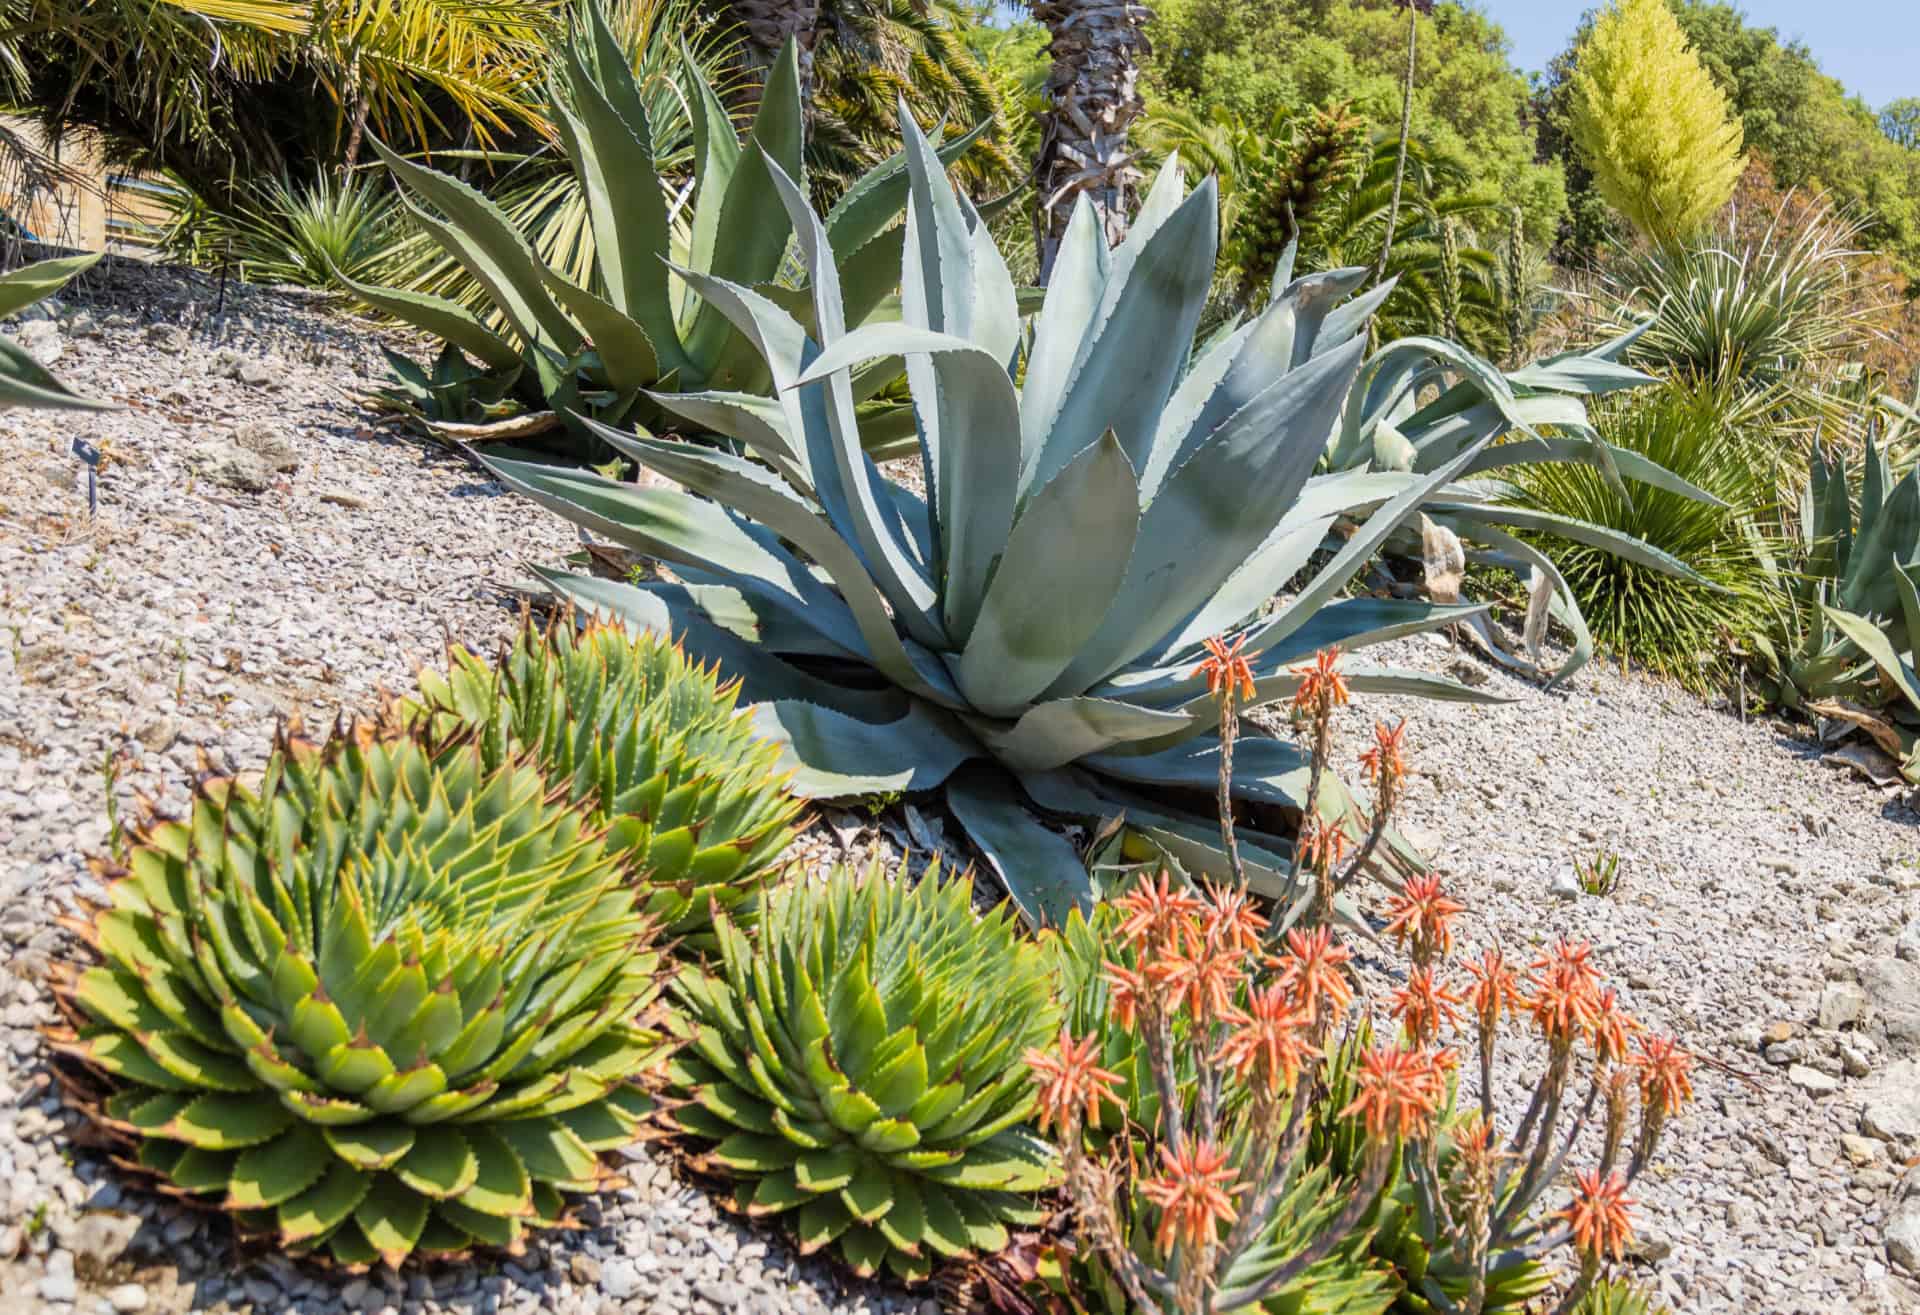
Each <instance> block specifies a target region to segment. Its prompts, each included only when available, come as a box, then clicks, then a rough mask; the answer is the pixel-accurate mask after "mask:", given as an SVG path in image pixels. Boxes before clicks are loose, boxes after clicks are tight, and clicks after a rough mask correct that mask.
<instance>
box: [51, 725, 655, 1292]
mask: <svg viewBox="0 0 1920 1315" xmlns="http://www.w3.org/2000/svg"><path fill="white" fill-rule="evenodd" d="M134 839H135V841H136V844H135V848H134V850H133V852H132V855H131V857H130V859H129V863H128V866H127V867H126V868H125V869H120V870H117V871H115V872H114V873H113V874H112V876H113V880H112V882H111V885H110V886H109V899H110V906H109V907H108V908H106V909H105V910H104V911H101V912H100V913H98V914H97V915H96V916H95V917H93V918H92V919H91V921H89V922H87V923H85V924H80V925H77V926H76V928H75V929H76V930H77V931H78V932H79V933H80V934H81V935H82V936H83V938H84V939H85V940H86V941H87V942H88V943H89V944H90V945H91V946H92V947H93V949H94V950H95V951H96V953H97V956H98V960H99V962H98V963H97V964H96V965H95V966H93V967H88V968H85V969H84V970H82V969H79V968H74V969H73V970H71V971H69V972H68V973H67V974H66V975H65V976H64V978H63V979H62V981H61V983H60V985H59V987H58V991H59V995H60V998H61V999H62V1000H63V1001H64V1002H65V1003H66V1004H67V1005H68V1006H69V1008H70V1010H71V1011H72V1012H73V1014H74V1016H75V1017H76V1018H78V1019H79V1020H80V1026H79V1029H78V1031H77V1032H75V1033H72V1034H70V1035H68V1036H66V1037H65V1038H64V1039H63V1040H61V1042H60V1043H59V1044H58V1045H57V1046H56V1049H58V1050H59V1051H61V1052H62V1053H64V1054H67V1055H70V1056H73V1057H76V1058H78V1059H81V1060H83V1061H85V1062H86V1063H87V1064H89V1065H91V1066H92V1067H94V1068H96V1069H98V1070H101V1071H103V1072H105V1073H106V1074H108V1075H110V1076H111V1078H112V1079H113V1080H114V1085H115V1086H116V1087H117V1090H115V1091H114V1092H113V1094H112V1095H111V1096H109V1097H108V1098H107V1099H106V1100H105V1102H104V1104H103V1105H102V1106H100V1107H99V1108H97V1109H96V1110H94V1111H93V1113H95V1115H96V1117H98V1118H100V1119H101V1120H102V1121H103V1122H104V1123H105V1124H106V1125H107V1127H108V1128H110V1129H111V1130H113V1131H114V1132H115V1133H117V1134H121V1135H124V1136H126V1137H128V1138H131V1139H134V1140H135V1141H137V1143H138V1152H137V1155H138V1163H139V1165H140V1166H141V1167H142V1168H143V1169H145V1170H147V1171H149V1172H151V1173H153V1174H154V1175H156V1176H157V1177H158V1178H159V1179H160V1180H161V1182H162V1184H163V1185H164V1186H165V1187H166V1188H167V1189H169V1190H172V1191H177V1192H182V1193H186V1194H188V1195H190V1196H193V1197H197V1198H200V1199H201V1200H203V1201H205V1202H206V1203H207V1204H209V1205H212V1206H216V1207H220V1208H223V1209H226V1210H229V1211H232V1212H234V1216H235V1222H236V1224H237V1225H238V1226H239V1227H240V1228H241V1229H242V1230H243V1231H245V1232H257V1233H262V1234H265V1235H267V1236H269V1237H271V1238H272V1239H274V1241H275V1243H276V1245H278V1246H279V1247H281V1248H283V1249H285V1250H288V1251H292V1252H295V1253H301V1252H307V1251H313V1250H317V1249H324V1250H326V1251H327V1252H329V1253H330V1254H331V1255H332V1257H333V1258H334V1259H335V1260H337V1261H339V1262H341V1263H344V1264H347V1265H350V1266H356V1267H358V1266H365V1265H368V1264H370V1263H372V1262H373V1261H375V1260H380V1261H384V1262H385V1263H387V1264H388V1265H398V1264H399V1263H400V1262H401V1261H403V1260H404V1259H406V1258H407V1257H408V1256H409V1255H412V1254H414V1253H416V1252H418V1253H422V1254H427V1255H445V1254H454V1253H458V1252H462V1251H465V1250H467V1249H468V1248H469V1247H472V1246H474V1245H476V1244H485V1245H488V1246H496V1247H506V1248H509V1249H514V1250H517V1249H518V1248H519V1247H520V1245H521V1240H522V1238H523V1236H524V1234H525V1233H526V1231H527V1230H528V1229H529V1228H535V1227H542V1226H548V1225H554V1224H559V1223H561V1222H562V1221H563V1219H564V1217H565V1214H566V1207H565V1203H564V1199H563V1197H562V1195H561V1192H562V1191H582V1192H586V1191H594V1190H597V1189H598V1188H599V1187H600V1186H601V1184H602V1183H603V1181H604V1179H605V1177H606V1174H605V1171H604V1170H603V1168H602V1167H601V1164H600V1160H599V1153H600V1152H601V1151H604V1150H609V1149H612V1148H614V1147H617V1146H622V1145H625V1144H627V1143H628V1142H630V1141H631V1140H632V1139H633V1136H634V1133H635V1130H636V1128H637V1127H638V1124H639V1121H640V1119H641V1118H642V1117H643V1116H644V1115H645V1114H646V1113H647V1112H648V1110H649V1102H648V1099H647V1097H646V1095H645V1094H644V1093H643V1091H642V1089H641V1088H640V1087H639V1086H638V1085H637V1084H636V1082H635V1079H636V1078H638V1077H639V1076H641V1075H642V1074H645V1073H647V1072H649V1071H650V1070H651V1069H653V1068H654V1067H655V1066H656V1065H657V1064H658V1063H659V1062H660V1060H662V1059H663V1058H664V1053H665V1052H664V1049H663V1047H662V1045H661V1038H660V1037H659V1036H658V1035H656V1034H655V1033H653V1032H651V1031H649V1030H648V1029H647V1027H646V1016H647V1014H648V1011H649V1009H650V1006H651V1004H652V1002H653V1000H654V998H655V996H656V993H657V981H656V979H657V976H658V956H657V955H656V953H655V952H654V951H653V949H652V948H651V946H652V939H653V928H652V925H651V924H650V923H649V921H648V920H647V918H646V917H645V916H643V915H642V913H641V912H640V910H639V909H638V908H636V907H635V900H634V895H633V890H632V886H631V881H630V877H629V873H628V872H627V870H626V867H625V864H624V862H623V858H622V855H621V853H620V851H619V849H618V848H617V847H614V846H609V845H607V844H606V843H604V842H603V840H602V839H601V837H600V835H599V833H598V831H597V829H596V828H594V827H593V826H592V825H591V824H590V821H589V819H588V818H587V817H586V816H585V815H584V814H583V813H581V812H579V811H577V810H575V809H572V808H569V807H567V806H566V805H565V804H564V803H561V802H559V801H556V800H553V799H551V798H550V797H549V788H548V786H547V784H546V782H545V781H544V780H543V779H542V778H541V776H540V774H539V773H538V772H537V771H536V770H535V769H534V768H533V767H531V766H529V765H526V764H523V763H516V764H512V765H510V766H507V767H504V768H501V769H499V770H490V769H489V768H488V767H487V766H486V765H485V762H484V760H483V757H482V755H481V753H480V751H479V750H478V749H477V748H475V747H473V746H471V745H468V744H462V743H459V742H455V743H452V744H436V743H429V742H426V741H423V740H420V739H415V738H412V737H398V738H394V737H384V736H374V735H367V734H352V733H350V734H343V735H339V736H336V737H335V738H334V739H332V740H331V741H329V742H328V743H327V744H326V745H325V746H324V747H315V746H313V745H311V744H307V743H304V742H301V741H298V740H283V741H282V742H281V743H280V744H279V745H278V746H277V747H276V750H275V752H274V755H273V757H272V759H271V760H270V762H269V764H268V767H267V770H266V775H265V778H264V780H263V781H262V782H261V784H260V786H259V788H258V790H257V791H256V790H249V789H247V788H246V787H244V786H242V785H240V784H238V783H237V782H234V781H231V780H219V781H209V782H204V783H203V784H202V785H201V786H200V787H199V788H198V790H197V792H196V794H195V797H194V800H193V805H192V812H191V814H190V816H189V817H188V818H187V819H186V820H185V821H178V822H175V821H159V820H151V821H149V822H148V824H147V825H145V826H144V827H143V828H142V829H140V830H139V831H138V832H137V833H136V835H135V837H134Z"/></svg>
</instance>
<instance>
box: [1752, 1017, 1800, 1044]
mask: <svg viewBox="0 0 1920 1315" xmlns="http://www.w3.org/2000/svg"><path fill="white" fill-rule="evenodd" d="M1760 1040H1761V1041H1762V1042H1763V1043H1765V1044H1766V1045H1770V1046H1777V1045H1779V1044H1781V1043H1782V1042H1784V1041H1791V1040H1793V1024H1792V1023H1788V1022H1785V1021H1782V1022H1777V1023H1768V1024H1767V1030H1766V1031H1764V1032H1762V1033H1761V1034H1760Z"/></svg>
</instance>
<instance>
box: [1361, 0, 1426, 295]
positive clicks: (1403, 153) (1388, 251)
mask: <svg viewBox="0 0 1920 1315" xmlns="http://www.w3.org/2000/svg"><path fill="white" fill-rule="evenodd" d="M1432 8H1433V6H1432V5H1431V4H1429V5H1428V6H1427V9H1428V10H1429V11H1430V10H1431V9H1432ZM1420 13H1421V10H1420V6H1419V5H1418V4H1417V3H1413V4H1408V5H1407V76H1406V81H1404V82H1403V83H1401V84H1400V150H1399V152H1398V153H1397V154H1396V155H1395V156H1394V158H1393V201H1392V203H1391V204H1389V205H1388V206H1387V235H1386V238H1385V240H1383V241H1382V242H1381V243H1380V261H1379V263H1378V264H1376V265H1375V266H1374V267H1373V281H1374V282H1376V283H1378V282H1379V281H1380V279H1381V277H1382V276H1383V275H1385V274H1386V272H1387V257H1388V256H1390V255H1392V254H1393V226H1394V221H1395V220H1397V219H1399V218H1400V186H1401V184H1402V183H1404V182H1405V181H1406V177H1407V138H1408V135H1409V134H1410V133H1411V132H1412V131H1413V74H1414V56H1415V53H1416V51H1417V49H1418V43H1419V40H1420Z"/></svg>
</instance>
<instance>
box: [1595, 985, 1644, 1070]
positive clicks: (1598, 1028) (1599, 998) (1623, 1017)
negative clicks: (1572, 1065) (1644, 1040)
mask: <svg viewBox="0 0 1920 1315" xmlns="http://www.w3.org/2000/svg"><path fill="white" fill-rule="evenodd" d="M1639 1030H1640V1024H1638V1023H1636V1022H1634V1021H1633V1017H1632V1015H1630V1014H1628V1013H1627V1011H1626V1010H1624V1009H1622V1008H1621V1007H1620V997H1619V996H1618V995H1616V994H1615V993H1614V989H1613V988H1612V987H1611V986H1603V987H1601V988H1600V991H1599V992H1598V993H1597V994H1596V995H1595V996H1594V1000H1593V1029H1592V1037H1593V1056H1594V1058H1595V1059H1597V1060H1599V1061H1600V1062H1601V1063H1602V1064H1614V1063H1618V1062H1619V1061H1621V1060H1623V1059H1625V1058H1626V1057H1627V1038H1628V1036H1630V1035H1632V1034H1633V1033H1635V1032H1637V1031H1639Z"/></svg>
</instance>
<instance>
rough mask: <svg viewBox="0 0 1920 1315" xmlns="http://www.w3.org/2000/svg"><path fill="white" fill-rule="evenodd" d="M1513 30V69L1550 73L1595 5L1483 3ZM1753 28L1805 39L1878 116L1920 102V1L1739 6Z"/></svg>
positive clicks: (1580, 0) (1520, 0)
mask: <svg viewBox="0 0 1920 1315" xmlns="http://www.w3.org/2000/svg"><path fill="white" fill-rule="evenodd" d="M1478 3H1479V5H1480V7H1481V8H1482V9H1484V10H1485V11H1486V12H1487V13H1488V14H1491V15H1492V16H1493V18H1494V19H1495V20H1496V21H1497V22H1499V24H1500V26H1502V27H1503V28H1505V29H1506V30H1507V36H1508V37H1509V38H1511V39H1512V41H1513V62H1514V63H1516V64H1518V65H1519V66H1520V67H1521V68H1523V69H1527V70H1529V71H1535V70H1539V69H1543V68H1545V67H1546V65H1547V61H1548V60H1549V59H1551V58H1553V56H1554V55H1556V54H1558V53H1559V52H1560V51H1561V50H1562V49H1564V48H1565V46H1566V44H1567V37H1568V36H1569V35H1570V34H1571V33H1572V32H1573V29H1574V27H1575V26H1576V25H1577V24H1578V23H1579V21H1580V15H1581V14H1582V13H1583V12H1585V11H1586V10H1587V9H1589V8H1592V7H1593V6H1594V3H1595V0H1478ZM1736 3H1737V5H1738V7H1739V8H1740V9H1742V10H1743V11H1745V13H1746V15H1747V21H1748V22H1749V23H1752V24H1754V25H1756V26H1759V27H1774V28H1778V29H1780V35H1781V36H1783V37H1786V38H1788V39H1798V40H1800V41H1803V42H1805V43H1806V45H1807V48H1808V49H1809V50H1811V51H1812V52H1813V54H1814V58H1816V59H1817V60H1819V61H1820V67H1821V68H1823V69H1825V70H1826V71H1827V72H1828V73H1831V74H1832V75H1833V76H1834V77H1836V78H1839V79H1840V81H1841V82H1843V83H1845V84H1846V87H1847V90H1848V91H1850V92H1853V93H1855V94H1856V95H1859V96H1861V97H1862V98H1864V99H1865V100H1866V102H1867V103H1868V104H1870V105H1872V106H1874V107H1875V108H1876V109H1877V108H1879V107H1880V106H1882V105H1885V104H1886V103H1887V102H1888V101H1890V100H1894V99H1896V98H1898V97H1901V96H1920V0H1820V3H1818V4H1807V3H1805V0H1798V2H1797V3H1795V2H1793V0H1736Z"/></svg>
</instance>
